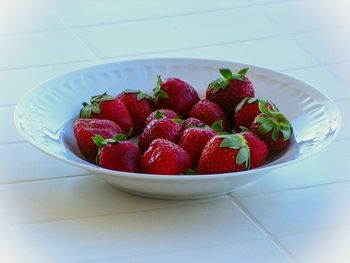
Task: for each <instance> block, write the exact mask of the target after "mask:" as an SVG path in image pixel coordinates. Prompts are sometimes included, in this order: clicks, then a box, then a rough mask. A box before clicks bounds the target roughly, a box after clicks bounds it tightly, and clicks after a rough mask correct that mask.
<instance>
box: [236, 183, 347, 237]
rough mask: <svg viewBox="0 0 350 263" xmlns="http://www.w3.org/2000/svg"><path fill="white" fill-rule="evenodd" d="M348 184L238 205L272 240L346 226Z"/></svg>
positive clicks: (273, 195)
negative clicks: (277, 237)
mask: <svg viewBox="0 0 350 263" xmlns="http://www.w3.org/2000/svg"><path fill="white" fill-rule="evenodd" d="M349 198H350V182H346V183H341V184H333V185H326V186H320V187H312V188H307V189H300V190H291V191H283V192H278V193H271V194H267V195H260V196H252V197H243V198H241V199H240V200H241V202H242V204H243V205H244V206H245V207H246V208H247V209H248V210H249V211H250V212H251V213H252V214H253V215H254V216H255V217H256V218H257V219H258V220H259V221H260V222H261V223H262V224H263V225H264V226H265V227H266V228H267V229H268V230H269V232H270V233H272V234H273V235H276V236H284V235H287V234H296V233H302V232H305V231H310V230H316V229H320V228H324V227H331V226H341V225H346V224H348V223H349V220H350V210H349V209H348V200H349Z"/></svg>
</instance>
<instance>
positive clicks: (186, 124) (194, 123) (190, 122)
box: [181, 118, 205, 132]
mask: <svg viewBox="0 0 350 263" xmlns="http://www.w3.org/2000/svg"><path fill="white" fill-rule="evenodd" d="M204 126H205V124H204V122H202V121H201V120H198V119H196V118H188V119H186V120H184V121H183V123H182V125H181V131H182V132H184V131H185V130H187V129H189V128H194V127H204Z"/></svg>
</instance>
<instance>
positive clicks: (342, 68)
mask: <svg viewBox="0 0 350 263" xmlns="http://www.w3.org/2000/svg"><path fill="white" fill-rule="evenodd" d="M327 68H328V69H329V70H331V71H332V72H333V73H334V74H335V75H336V76H338V78H340V79H341V80H342V81H343V82H344V83H345V84H346V85H347V86H348V87H349V88H350V78H349V73H350V62H345V63H339V64H335V65H329V66H327Z"/></svg>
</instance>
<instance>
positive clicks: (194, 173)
mask: <svg viewBox="0 0 350 263" xmlns="http://www.w3.org/2000/svg"><path fill="white" fill-rule="evenodd" d="M184 175H196V171H195V170H193V169H191V168H189V169H187V170H186V171H185V173H184Z"/></svg>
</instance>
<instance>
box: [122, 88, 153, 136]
mask: <svg viewBox="0 0 350 263" xmlns="http://www.w3.org/2000/svg"><path fill="white" fill-rule="evenodd" d="M117 99H120V100H121V102H122V103H123V104H124V106H125V107H126V109H127V110H128V113H129V115H130V118H131V119H132V123H133V131H132V134H133V135H137V134H139V133H140V132H142V129H143V127H144V125H145V120H146V118H147V117H148V116H149V115H150V114H151V112H152V111H153V108H154V106H153V103H152V101H151V100H150V99H149V96H148V95H147V94H145V93H143V92H141V91H133V90H127V91H124V92H123V93H121V94H119V95H118V96H117Z"/></svg>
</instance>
